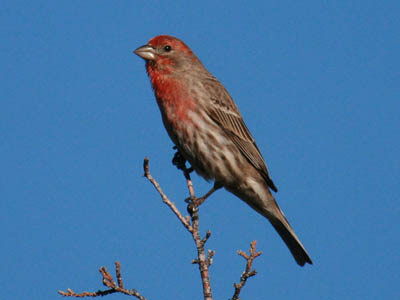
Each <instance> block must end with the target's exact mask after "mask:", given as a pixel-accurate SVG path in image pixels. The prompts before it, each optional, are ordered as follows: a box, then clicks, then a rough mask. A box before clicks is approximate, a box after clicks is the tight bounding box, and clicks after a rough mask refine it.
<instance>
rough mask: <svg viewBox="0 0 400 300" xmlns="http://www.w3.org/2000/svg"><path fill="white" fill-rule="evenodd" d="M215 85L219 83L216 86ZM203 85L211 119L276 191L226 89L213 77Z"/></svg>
mask: <svg viewBox="0 0 400 300" xmlns="http://www.w3.org/2000/svg"><path fill="white" fill-rule="evenodd" d="M215 85H219V86H218V88H215ZM203 86H204V87H205V88H206V89H207V92H208V94H209V95H210V99H211V100H212V101H213V106H212V108H210V109H209V115H210V117H211V119H212V120H214V122H216V123H217V124H218V125H219V127H221V128H222V129H223V130H224V131H225V132H226V133H227V134H228V136H229V137H230V138H231V139H232V141H233V143H234V144H235V146H236V147H237V148H238V149H239V150H240V152H241V153H242V154H243V155H244V156H245V157H246V158H247V160H248V161H249V162H250V163H251V164H252V165H253V166H254V167H255V168H256V169H257V170H258V171H259V172H260V174H261V175H262V177H263V178H264V180H265V181H266V183H267V184H268V186H269V187H270V188H271V189H272V190H273V191H275V192H277V191H278V189H277V188H276V186H275V184H274V183H273V181H272V179H271V178H270V176H269V173H268V169H267V166H266V164H265V161H264V159H263V157H262V155H261V152H260V150H259V149H258V147H257V145H256V143H255V140H254V138H253V136H252V135H251V133H250V131H249V129H248V128H247V126H246V124H245V123H244V121H243V118H242V116H241V114H240V112H239V109H238V108H237V106H236V104H235V103H234V102H233V99H232V97H231V96H230V95H229V93H228V91H227V90H226V89H225V88H224V87H223V85H222V84H221V83H220V82H219V81H218V80H217V79H216V78H214V77H213V78H208V80H206V81H205V82H203Z"/></svg>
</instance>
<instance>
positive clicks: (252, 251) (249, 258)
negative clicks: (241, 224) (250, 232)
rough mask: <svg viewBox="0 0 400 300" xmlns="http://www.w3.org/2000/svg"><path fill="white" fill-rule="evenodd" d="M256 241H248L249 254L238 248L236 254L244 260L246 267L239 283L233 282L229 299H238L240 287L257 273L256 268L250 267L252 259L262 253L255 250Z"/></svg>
mask: <svg viewBox="0 0 400 300" xmlns="http://www.w3.org/2000/svg"><path fill="white" fill-rule="evenodd" d="M256 244H257V241H252V242H251V243H250V251H249V252H250V255H247V254H246V253H245V252H244V251H241V250H239V251H238V254H239V255H240V256H242V257H243V258H244V259H245V260H246V269H245V271H244V272H243V274H242V276H241V277H240V282H239V283H234V284H233V286H234V288H235V292H234V294H233V297H232V299H231V300H240V299H239V294H240V292H241V290H242V288H243V287H244V286H245V284H246V282H247V279H249V278H250V277H253V276H255V275H256V274H257V272H256V270H254V269H253V270H252V269H251V267H252V265H253V261H254V260H255V259H256V258H257V257H258V256H260V255H261V254H262V252H257V250H256Z"/></svg>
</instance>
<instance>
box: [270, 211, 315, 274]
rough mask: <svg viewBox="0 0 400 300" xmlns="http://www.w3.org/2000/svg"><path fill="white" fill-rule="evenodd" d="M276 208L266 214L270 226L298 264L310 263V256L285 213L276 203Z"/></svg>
mask: <svg viewBox="0 0 400 300" xmlns="http://www.w3.org/2000/svg"><path fill="white" fill-rule="evenodd" d="M276 208H277V209H276V210H275V212H274V214H273V215H272V216H271V215H270V214H269V215H268V219H269V221H270V222H271V224H272V226H273V227H274V228H275V230H276V231H277V232H278V233H279V235H280V237H281V238H282V240H283V241H284V242H285V244H286V246H287V247H288V248H289V250H290V252H291V253H292V255H293V257H294V259H295V260H296V262H297V263H298V264H299V265H300V266H304V265H305V264H306V263H309V264H312V261H311V258H310V256H309V255H308V253H307V251H306V249H305V248H304V246H303V244H302V243H301V242H300V240H299V238H298V237H297V235H296V234H295V233H294V230H293V228H292V226H290V224H289V222H288V220H287V219H286V217H285V215H284V214H283V213H282V211H281V210H280V209H279V207H278V205H276Z"/></svg>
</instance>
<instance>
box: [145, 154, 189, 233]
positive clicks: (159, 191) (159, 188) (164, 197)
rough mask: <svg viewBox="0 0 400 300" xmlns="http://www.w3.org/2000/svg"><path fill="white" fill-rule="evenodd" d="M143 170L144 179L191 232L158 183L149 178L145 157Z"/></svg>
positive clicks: (147, 161)
mask: <svg viewBox="0 0 400 300" xmlns="http://www.w3.org/2000/svg"><path fill="white" fill-rule="evenodd" d="M143 169H144V177H146V178H147V179H148V180H149V181H150V182H151V183H152V184H153V186H154V187H155V189H156V190H157V192H158V193H159V194H160V196H161V199H162V201H163V202H164V203H165V204H167V205H168V207H169V208H170V209H171V210H172V212H173V213H174V214H175V215H176V216H177V217H178V219H179V220H180V221H181V223H182V224H183V226H185V228H186V229H187V230H189V232H193V228H192V226H191V225H190V223H189V222H188V221H187V219H186V218H185V217H183V215H182V214H181V212H180V211H179V210H178V209H177V208H176V206H175V204H174V203H173V202H172V201H170V200H169V199H168V197H167V196H166V195H165V194H164V192H163V191H162V189H161V186H160V185H159V184H158V182H157V181H156V180H155V179H154V178H153V176H151V174H150V168H149V159H148V158H147V157H145V159H144V162H143Z"/></svg>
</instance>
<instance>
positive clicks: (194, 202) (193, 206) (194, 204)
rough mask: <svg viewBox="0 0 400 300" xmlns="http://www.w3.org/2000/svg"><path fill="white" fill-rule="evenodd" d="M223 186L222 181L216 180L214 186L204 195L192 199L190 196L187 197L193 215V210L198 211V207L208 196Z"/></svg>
mask: <svg viewBox="0 0 400 300" xmlns="http://www.w3.org/2000/svg"><path fill="white" fill-rule="evenodd" d="M222 187H223V185H222V184H221V183H220V182H214V186H213V187H212V188H211V189H210V190H209V191H208V192H207V193H206V194H205V195H204V196H202V197H199V198H195V199H191V198H190V197H189V198H186V199H185V201H186V202H188V203H189V204H188V207H187V211H188V212H189V214H190V215H191V216H192V214H193V212H195V211H197V207H199V206H200V205H202V204H203V203H204V201H206V199H207V198H208V197H210V196H211V195H212V194H213V193H214V192H215V191H217V190H219V189H220V188H222Z"/></svg>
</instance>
